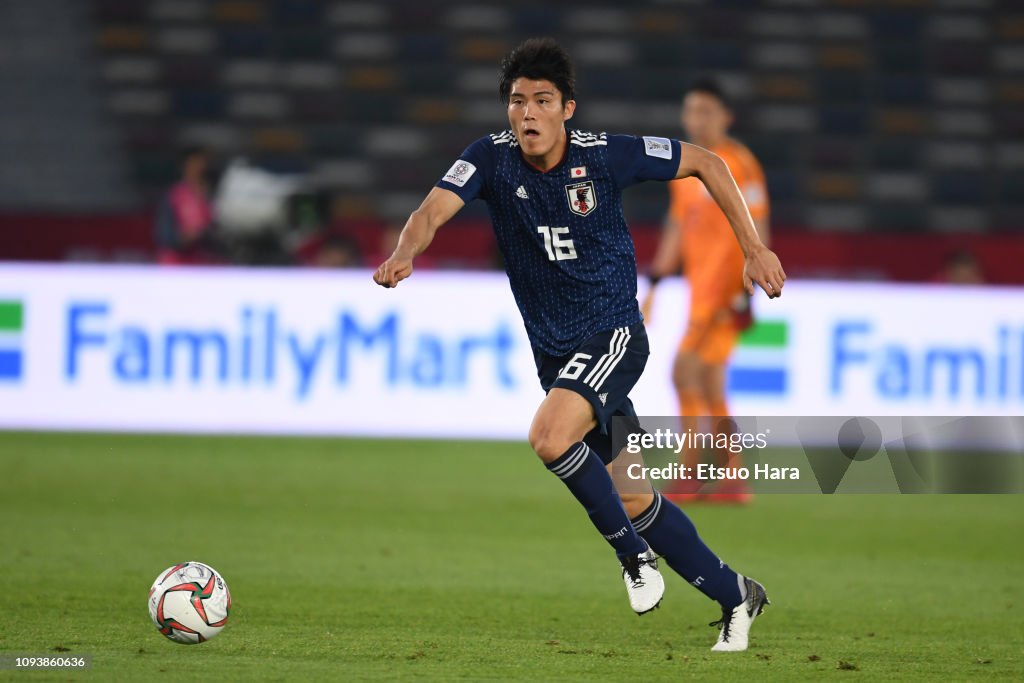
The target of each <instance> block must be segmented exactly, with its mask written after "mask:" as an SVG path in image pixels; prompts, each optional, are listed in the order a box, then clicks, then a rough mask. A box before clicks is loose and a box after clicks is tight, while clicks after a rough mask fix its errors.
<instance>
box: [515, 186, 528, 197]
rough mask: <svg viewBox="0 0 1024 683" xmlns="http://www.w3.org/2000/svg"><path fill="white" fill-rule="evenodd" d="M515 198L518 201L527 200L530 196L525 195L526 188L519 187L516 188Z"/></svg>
mask: <svg viewBox="0 0 1024 683" xmlns="http://www.w3.org/2000/svg"><path fill="white" fill-rule="evenodd" d="M516 196H517V197H519V198H520V199H529V198H530V195H528V194H526V188H525V187H523V186H522V185H520V186H519V187H517V188H516Z"/></svg>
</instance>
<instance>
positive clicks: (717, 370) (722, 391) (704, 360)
mask: <svg viewBox="0 0 1024 683" xmlns="http://www.w3.org/2000/svg"><path fill="white" fill-rule="evenodd" d="M737 337H738V333H737V331H736V326H735V324H734V322H733V320H732V316H731V315H730V314H729V313H728V312H727V311H724V310H723V311H722V312H721V314H720V315H719V317H718V318H717V319H716V320H715V322H714V324H713V325H712V326H711V328H710V329H709V331H708V334H707V335H706V336H705V338H704V343H703V344H702V345H701V348H700V360H699V369H698V373H699V378H698V379H699V382H700V385H701V394H702V396H703V397H704V401H705V402H706V404H707V406H708V408H709V410H710V413H709V414H710V415H711V424H710V427H711V429H712V431H713V432H714V433H715V434H721V433H727V435H728V434H729V433H731V432H732V430H733V421H732V420H730V419H728V418H730V417H731V414H730V412H729V405H728V402H727V399H726V376H727V368H728V362H729V356H731V355H732V351H733V349H734V348H735V346H736V340H737ZM716 441H717V439H716ZM715 460H716V464H717V465H720V466H724V467H732V468H738V467H742V466H743V459H742V457H741V456H740V454H739V453H734V452H732V451H731V450H729V449H717V450H716V451H715ZM752 498H753V494H752V492H751V489H750V486H749V485H748V484H747V483H746V482H745V481H742V480H738V479H726V480H724V481H722V482H721V483H720V484H719V485H718V486H717V487H716V488H715V490H714V492H713V493H711V494H710V495H708V496H705V497H704V500H707V501H710V502H716V503H748V502H750V501H751V500H752Z"/></svg>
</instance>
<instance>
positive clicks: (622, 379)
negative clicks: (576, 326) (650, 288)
mask: <svg viewBox="0 0 1024 683" xmlns="http://www.w3.org/2000/svg"><path fill="white" fill-rule="evenodd" d="M650 352H651V351H650V345H649V344H648V342H647V330H646V329H645V328H644V324H643V323H637V324H635V325H632V326H630V327H617V328H615V329H614V330H608V331H607V332H599V333H597V334H595V335H594V336H593V337H590V338H589V339H587V340H586V341H584V342H583V343H582V344H580V346H579V348H577V349H576V350H575V351H573V352H572V353H569V354H567V355H565V356H560V357H554V356H548V355H546V354H543V353H538V352H534V355H533V357H534V361H536V363H537V375H538V376H539V377H540V385H541V387H542V388H543V389H544V392H545V393H547V392H548V391H551V389H553V388H554V387H560V388H562V389H568V390H569V391H574V392H576V393H577V394H579V395H580V396H582V397H583V398H585V399H587V401H588V402H589V403H590V405H591V406H593V407H594V416H595V417H596V418H597V424H598V428H599V429H600V430H601V433H602V434H607V433H608V428H609V426H610V424H611V419H612V417H613V416H616V415H625V416H628V417H632V418H635V417H636V410H635V409H634V408H633V402H632V401H630V400H629V392H630V391H632V390H633V387H634V386H635V385H636V383H637V380H639V379H640V375H642V374H643V372H644V367H645V366H646V365H647V356H648V355H650Z"/></svg>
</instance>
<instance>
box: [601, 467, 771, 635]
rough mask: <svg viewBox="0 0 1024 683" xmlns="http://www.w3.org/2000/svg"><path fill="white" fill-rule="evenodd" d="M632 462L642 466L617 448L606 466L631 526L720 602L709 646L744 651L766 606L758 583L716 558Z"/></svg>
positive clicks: (683, 515) (685, 518) (684, 517)
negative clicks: (713, 639) (636, 475)
mask: <svg viewBox="0 0 1024 683" xmlns="http://www.w3.org/2000/svg"><path fill="white" fill-rule="evenodd" d="M637 463H639V464H641V465H642V464H643V457H642V456H641V455H640V454H639V453H635V454H634V453H629V452H628V451H626V450H623V451H621V452H620V453H619V454H618V457H617V458H616V459H615V460H614V462H613V463H612V464H609V465H608V469H609V473H610V474H611V476H612V480H613V481H614V482H615V485H616V487H617V488H618V489H619V495H620V497H621V498H622V503H623V506H624V507H625V508H626V512H627V513H628V514H629V516H630V519H631V520H632V521H633V525H634V527H635V528H636V529H637V531H638V532H640V535H641V536H643V538H644V540H646V541H647V543H648V544H650V546H651V549H652V550H654V552H656V553H657V554H658V555H659V556H661V558H662V559H664V560H665V562H666V563H667V564H668V566H669V567H671V568H672V569H673V570H674V571H675V572H676V573H677V574H679V575H680V576H682V577H683V578H684V579H685V580H686V581H687V582H689V583H690V584H691V585H693V586H695V587H696V588H697V590H699V591H700V592H701V593H703V594H704V595H706V596H708V597H709V598H711V599H712V600H714V601H716V602H717V603H718V604H719V605H720V606H721V608H722V618H721V619H720V620H719V621H717V622H714V625H716V626H719V627H720V630H719V634H718V640H717V642H716V643H715V645H714V647H713V648H712V649H713V650H715V651H719V652H738V651H742V650H745V649H747V645H748V642H749V633H750V627H751V625H752V624H753V622H754V619H755V618H757V616H758V615H759V614H761V612H762V611H763V610H764V606H765V605H767V604H768V596H767V595H766V593H765V590H764V586H762V585H761V584H760V583H758V582H757V581H754V580H753V579H750V578H748V577H745V576H742V575H740V574H737V573H736V572H735V571H733V570H732V569H731V568H730V567H729V565H727V564H725V562H723V561H721V560H720V559H719V558H718V556H717V555H715V554H714V553H713V552H712V551H711V549H710V548H708V547H707V545H705V543H704V541H703V540H701V537H700V535H699V534H698V533H697V528H696V527H695V526H694V524H693V521H692V520H691V519H690V518H689V517H688V516H687V514H686V513H685V512H683V511H682V510H681V509H680V508H679V507H678V506H676V505H675V504H674V503H672V501H670V500H668V499H666V498H665V497H664V496H662V495H661V494H660V493H658V492H657V491H655V490H654V489H653V487H652V486H651V485H650V483H648V482H647V481H646V479H636V478H634V477H630V476H629V475H628V472H629V471H630V469H629V467H630V465H633V464H637ZM635 471H636V470H635V469H634V472H635ZM641 471H642V470H641Z"/></svg>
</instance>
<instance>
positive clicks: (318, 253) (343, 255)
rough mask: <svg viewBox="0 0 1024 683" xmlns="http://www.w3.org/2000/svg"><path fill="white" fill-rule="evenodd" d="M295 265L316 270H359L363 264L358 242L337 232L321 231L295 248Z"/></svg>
mask: <svg viewBox="0 0 1024 683" xmlns="http://www.w3.org/2000/svg"><path fill="white" fill-rule="evenodd" d="M294 256H295V258H294V263H295V264H296V265H300V266H313V267H316V268H358V267H360V266H361V265H362V264H363V259H362V255H361V253H360V250H359V245H358V244H356V241H355V240H354V239H352V238H351V237H349V236H348V235H344V234H341V233H337V232H331V231H329V230H319V231H317V232H316V233H314V234H313V235H312V236H311V237H309V238H307V239H306V240H305V241H304V242H303V243H302V244H300V245H299V246H298V247H296V248H295V252H294Z"/></svg>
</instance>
